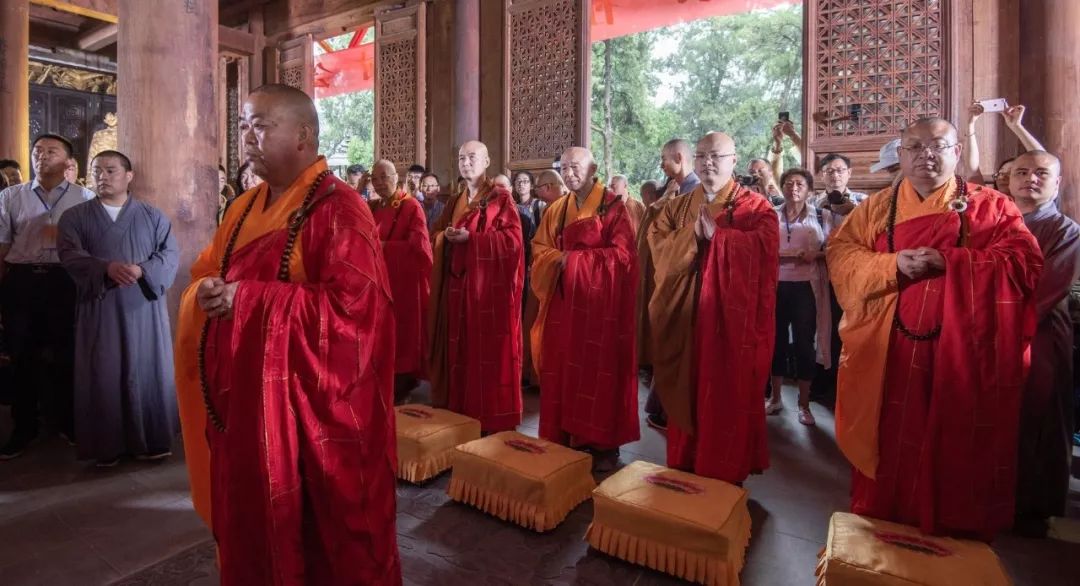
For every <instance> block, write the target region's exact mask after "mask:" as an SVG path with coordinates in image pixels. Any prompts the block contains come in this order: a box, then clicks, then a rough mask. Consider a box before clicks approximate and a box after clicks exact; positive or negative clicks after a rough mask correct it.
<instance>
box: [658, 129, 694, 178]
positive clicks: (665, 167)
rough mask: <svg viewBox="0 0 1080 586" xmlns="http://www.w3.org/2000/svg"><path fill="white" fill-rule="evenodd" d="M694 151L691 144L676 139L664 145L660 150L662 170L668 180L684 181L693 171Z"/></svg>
mask: <svg viewBox="0 0 1080 586" xmlns="http://www.w3.org/2000/svg"><path fill="white" fill-rule="evenodd" d="M693 164H694V151H693V148H692V147H691V146H690V143H689V142H688V141H686V140H684V139H681V138H675V139H672V140H669V141H667V142H666V143H664V148H663V149H661V150H660V169H661V170H662V171H663V172H664V175H666V176H667V177H668V179H680V180H681V179H682V178H685V176H686V175H689V174H690V172H691V171H692V170H693Z"/></svg>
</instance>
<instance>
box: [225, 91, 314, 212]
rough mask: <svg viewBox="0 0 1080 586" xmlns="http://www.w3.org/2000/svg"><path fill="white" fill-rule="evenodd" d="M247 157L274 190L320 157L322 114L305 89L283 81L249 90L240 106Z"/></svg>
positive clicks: (277, 191) (284, 185) (289, 182)
mask: <svg viewBox="0 0 1080 586" xmlns="http://www.w3.org/2000/svg"><path fill="white" fill-rule="evenodd" d="M240 140H241V142H242V143H243V145H244V157H245V159H246V160H247V161H248V162H250V163H251V167H252V169H254V171H255V174H256V175H258V176H259V177H262V178H263V179H264V180H266V182H267V184H268V185H269V186H270V191H271V193H272V194H280V193H283V192H284V191H285V190H286V189H288V187H289V185H291V184H292V182H293V181H294V180H295V179H296V178H297V177H298V176H299V175H300V174H301V173H303V171H304V169H307V168H308V167H309V166H311V164H312V163H314V162H315V160H316V159H318V157H319V114H318V112H316V110H315V102H313V101H312V100H311V97H309V96H308V95H307V94H305V93H304V92H302V91H300V90H298V89H296V88H293V87H289V86H287V85H281V84H269V85H264V86H262V87H260V88H258V89H256V90H255V91H253V92H251V93H250V94H248V97H247V99H246V100H244V106H243V108H241V110H240Z"/></svg>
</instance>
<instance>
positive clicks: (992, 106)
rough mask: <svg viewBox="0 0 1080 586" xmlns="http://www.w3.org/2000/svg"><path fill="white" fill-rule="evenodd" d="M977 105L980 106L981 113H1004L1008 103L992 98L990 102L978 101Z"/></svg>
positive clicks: (1002, 99)
mask: <svg viewBox="0 0 1080 586" xmlns="http://www.w3.org/2000/svg"><path fill="white" fill-rule="evenodd" d="M979 105H980V106H982V108H983V112H984V113H985V112H1004V111H1005V110H1007V109H1008V108H1009V102H1007V101H1006V100H1005V98H993V99H990V100H979Z"/></svg>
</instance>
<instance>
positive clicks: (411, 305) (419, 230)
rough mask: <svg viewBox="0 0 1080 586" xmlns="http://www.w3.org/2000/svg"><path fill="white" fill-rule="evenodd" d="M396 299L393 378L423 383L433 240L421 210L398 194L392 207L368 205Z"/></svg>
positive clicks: (375, 204) (408, 197) (425, 368)
mask: <svg viewBox="0 0 1080 586" xmlns="http://www.w3.org/2000/svg"><path fill="white" fill-rule="evenodd" d="M371 213H372V215H373V216H375V224H376V225H377V226H378V227H379V239H380V240H382V250H383V257H384V258H385V259H386V270H387V273H388V274H389V276H390V291H391V292H392V293H393V295H394V321H395V322H396V323H397V351H396V352H395V354H394V372H395V373H397V374H408V375H413V376H416V377H418V378H426V377H427V367H426V360H425V356H424V355H425V353H426V352H427V347H428V340H427V313H428V300H429V299H430V298H431V240H430V239H429V238H428V230H427V218H426V216H425V215H424V208H423V207H422V206H421V205H420V202H418V201H416V199H415V198H413V197H412V196H409V195H408V194H405V193H403V192H399V193H397V194H395V195H394V198H393V201H392V202H387V203H385V204H383V202H381V201H374V202H371Z"/></svg>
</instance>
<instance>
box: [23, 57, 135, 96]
mask: <svg viewBox="0 0 1080 586" xmlns="http://www.w3.org/2000/svg"><path fill="white" fill-rule="evenodd" d="M30 83H33V84H37V85H49V86H53V87H59V88H64V89H69V90H75V91H79V92H90V93H94V94H106V95H109V96H115V95H116V76H115V75H113V74H111V73H102V72H100V71H87V70H85V69H76V68H74V67H65V66H63V65H56V64H53V63H39V62H37V61H31V62H30Z"/></svg>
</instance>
